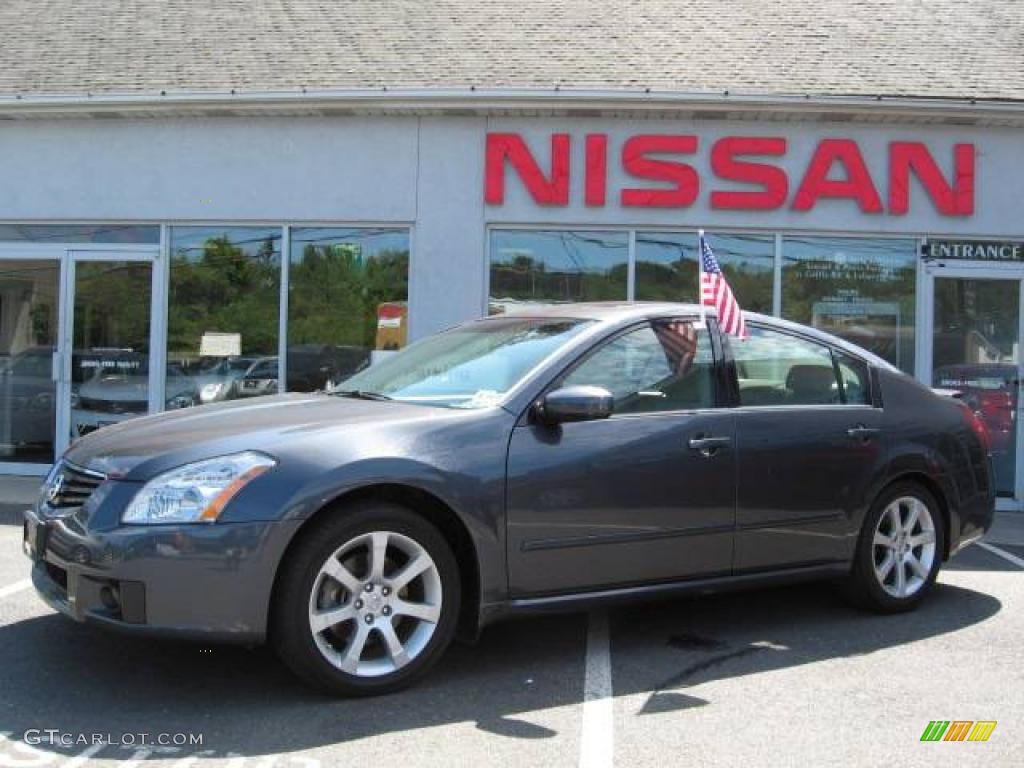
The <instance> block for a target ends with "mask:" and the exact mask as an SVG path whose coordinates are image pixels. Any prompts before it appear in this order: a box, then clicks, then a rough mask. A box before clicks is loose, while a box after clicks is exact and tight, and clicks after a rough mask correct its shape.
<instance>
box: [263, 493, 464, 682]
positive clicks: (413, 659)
mask: <svg viewBox="0 0 1024 768" xmlns="http://www.w3.org/2000/svg"><path fill="white" fill-rule="evenodd" d="M326 514H327V515H328V517H326V518H324V519H323V520H322V521H317V522H315V523H314V524H313V525H314V526H315V527H313V528H312V529H310V530H309V531H308V532H306V533H304V534H300V535H301V536H302V538H301V539H300V540H299V541H298V542H297V543H296V545H295V547H294V548H293V550H292V551H291V552H289V554H288V556H287V558H286V560H285V562H284V563H282V566H281V567H282V573H281V576H280V578H279V583H278V585H277V589H276V590H275V595H274V605H273V606H272V612H273V613H272V621H271V641H272V643H273V645H274V648H275V650H276V652H277V654H278V656H279V657H280V659H281V660H282V661H283V662H284V663H285V664H286V665H287V666H288V667H289V668H290V669H291V670H292V671H293V672H295V673H296V674H297V675H298V676H299V677H301V678H302V679H304V680H306V681H307V682H309V683H311V684H312V685H314V686H317V687H319V688H322V689H325V690H327V691H329V692H331V693H335V694H340V695H343V696H369V695H376V694H383V693H390V692H392V691H396V690H399V689H401V688H405V687H407V686H409V685H411V684H412V683H413V682H415V681H416V680H417V679H418V678H420V677H422V676H423V675H424V674H426V672H427V671H428V670H429V669H430V667H431V666H433V665H434V664H435V663H436V662H437V660H438V659H439V658H440V656H441V655H442V654H443V653H444V650H445V649H446V648H447V647H448V645H449V644H450V643H451V640H452V637H453V636H454V634H455V629H456V625H457V623H458V614H459V607H460V604H461V584H460V581H459V569H458V566H457V564H456V561H455V556H454V555H453V554H452V550H451V547H449V546H448V543H447V541H445V539H444V537H443V536H442V535H441V534H440V532H438V530H437V529H436V528H435V527H434V526H433V525H431V524H430V523H429V522H427V521H426V520H425V519H423V518H422V517H420V516H419V515H417V514H415V513H414V512H412V511H410V510H409V509H406V508H405V507H401V506H398V505H396V504H388V503H360V504H356V505H352V506H349V507H346V508H343V509H338V510H336V511H334V512H333V513H330V512H328V513H326Z"/></svg>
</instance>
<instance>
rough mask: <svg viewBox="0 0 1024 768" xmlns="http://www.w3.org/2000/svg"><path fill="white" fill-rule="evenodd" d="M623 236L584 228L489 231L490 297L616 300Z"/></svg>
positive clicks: (622, 291) (622, 284) (621, 290)
mask: <svg viewBox="0 0 1024 768" xmlns="http://www.w3.org/2000/svg"><path fill="white" fill-rule="evenodd" d="M627 261H628V235H627V234H626V233H625V232H595V231H585V230H566V231H553V230H550V231H533V230H503V231H497V230H496V231H494V232H492V234H491V291H490V292H491V296H492V297H493V298H495V299H498V300H500V299H511V300H516V301H616V300H618V301H621V300H624V299H625V298H626V281H627V270H628V266H627Z"/></svg>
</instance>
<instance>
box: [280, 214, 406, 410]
mask: <svg viewBox="0 0 1024 768" xmlns="http://www.w3.org/2000/svg"><path fill="white" fill-rule="evenodd" d="M290 247H291V253H290V255H289V259H290V263H289V275H288V355H287V366H288V376H287V386H288V389H289V390H294V391H300V392H310V391H313V390H317V389H324V388H326V387H330V386H333V385H334V384H336V383H338V382H340V381H342V380H344V379H346V378H348V377H349V376H351V375H352V374H353V373H355V372H356V371H358V370H360V369H362V368H365V367H366V366H367V365H369V364H370V363H371V362H374V361H376V360H377V359H379V358H381V357H383V356H385V355H387V353H388V352H389V351H392V350H396V349H400V348H401V347H404V346H405V344H406V340H407V338H408V330H409V316H408V309H407V302H408V293H409V290H408V285H409V233H408V231H407V230H404V229H344V228H295V229H292V231H291V246H290Z"/></svg>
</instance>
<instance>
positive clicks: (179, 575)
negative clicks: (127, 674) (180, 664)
mask: <svg viewBox="0 0 1024 768" xmlns="http://www.w3.org/2000/svg"><path fill="white" fill-rule="evenodd" d="M25 515H26V522H25V531H26V537H28V535H29V533H28V532H29V530H30V527H33V526H34V527H35V532H34V535H33V537H32V538H33V541H34V542H35V543H36V544H37V546H36V548H35V550H34V551H33V550H32V549H31V548H30V547H29V545H28V543H27V541H26V545H25V548H26V554H28V555H29V556H30V557H31V558H32V560H33V567H32V582H33V584H34V585H35V588H36V591H37V593H38V594H39V596H40V597H41V598H42V599H43V600H44V601H45V602H46V603H47V604H48V605H49V606H51V607H52V608H54V609H55V610H57V611H60V612H61V613H64V614H66V615H67V616H70V617H71V618H73V619H75V620H76V621H82V622H89V623H94V624H101V625H104V626H108V627H112V628H115V629H121V630H125V631H130V632H131V631H134V632H142V633H149V634H160V635H171V636H186V637H196V638H203V639H209V640H217V641H230V642H239V643H258V642H261V641H262V640H263V639H264V637H265V636H266V626H267V614H268V610H269V605H270V593H271V591H272V589H273V582H274V574H275V573H276V569H277V564H278V562H279V561H280V558H281V556H282V555H283V553H284V549H285V547H286V546H287V543H288V541H289V540H290V539H291V535H292V533H294V530H295V528H296V526H297V525H298V523H297V522H273V523H269V522H254V523H213V524H202V525H173V526H171V525H166V526H121V527H117V528H114V529H111V530H109V531H104V532H95V531H88V530H86V529H85V528H84V527H83V526H82V525H80V523H79V522H78V521H77V520H76V519H75V518H63V519H47V518H43V517H41V516H40V515H37V514H36V513H35V512H32V511H28V512H26V513H25Z"/></svg>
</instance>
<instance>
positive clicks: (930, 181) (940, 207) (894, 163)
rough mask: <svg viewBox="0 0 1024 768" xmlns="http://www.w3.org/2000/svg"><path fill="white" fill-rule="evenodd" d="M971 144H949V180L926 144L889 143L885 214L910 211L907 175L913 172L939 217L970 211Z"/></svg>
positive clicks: (972, 192) (972, 171) (973, 154)
mask: <svg viewBox="0 0 1024 768" xmlns="http://www.w3.org/2000/svg"><path fill="white" fill-rule="evenodd" d="M974 156H975V153H974V145H973V144H957V145H956V146H954V147H953V183H952V184H951V183H949V182H947V181H946V179H945V177H944V176H943V175H942V171H940V170H939V166H938V165H937V164H936V162H935V158H934V157H932V155H931V152H929V151H928V147H926V146H925V145H924V144H922V143H921V142H919V141H894V142H892V143H891V144H890V145H889V213H891V214H893V215H895V216H903V215H904V214H906V213H907V211H909V210H910V174H911V173H913V174H914V175H915V176H916V177H917V179H918V181H920V182H921V186H922V187H924V189H925V191H926V192H927V193H928V196H929V197H930V198H931V199H932V203H934V205H935V208H936V210H937V211H938V212H939V213H941V214H942V215H943V216H970V215H971V214H972V213H974Z"/></svg>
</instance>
